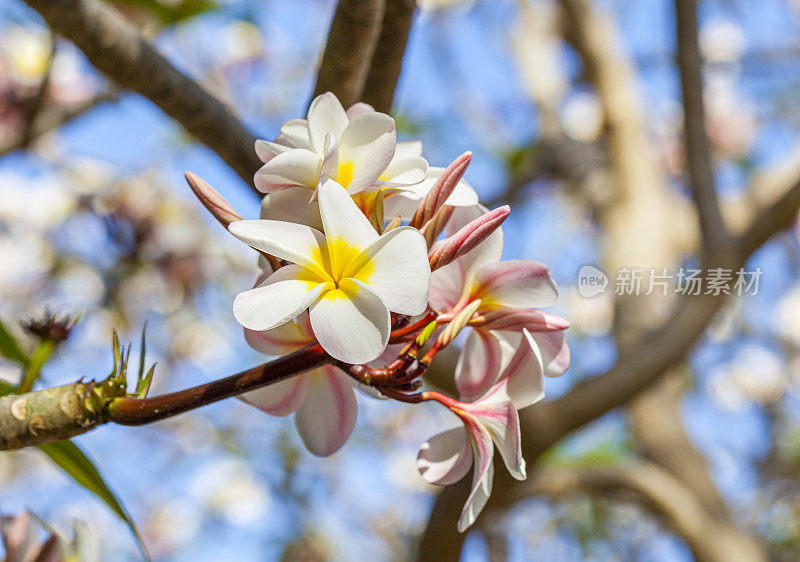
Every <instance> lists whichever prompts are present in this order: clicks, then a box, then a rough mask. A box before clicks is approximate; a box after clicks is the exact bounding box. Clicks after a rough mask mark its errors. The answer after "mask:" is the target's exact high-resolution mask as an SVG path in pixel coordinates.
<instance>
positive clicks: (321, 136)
mask: <svg viewBox="0 0 800 562" xmlns="http://www.w3.org/2000/svg"><path fill="white" fill-rule="evenodd" d="M348 123H350V119H348V117H347V114H346V113H345V111H344V108H343V107H342V104H341V103H339V100H338V99H336V96H334V95H333V94H332V93H330V92H326V93H324V94H322V95H319V96H317V97H316V98H314V101H312V102H311V106H310V107H309V108H308V136H309V140H310V141H311V146H312V148H313V150H314V152H316V153H317V154H323V152H324V150H325V148H324V144H325V135H326V134H328V133H331V134H332V135H333V136H335V137H336V138H337V139H341V138H342V133H344V130H345V128H346V127H347V125H348Z"/></svg>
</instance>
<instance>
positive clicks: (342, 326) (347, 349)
mask: <svg viewBox="0 0 800 562" xmlns="http://www.w3.org/2000/svg"><path fill="white" fill-rule="evenodd" d="M310 314H311V326H312V327H313V328H314V334H315V335H316V337H317V340H318V341H319V343H320V345H322V348H323V349H324V350H325V351H327V352H328V353H329V354H330V355H331V357H333V358H335V359H339V360H340V361H344V362H345V363H351V364H359V363H367V362H369V361H372V360H373V359H375V358H376V357H378V356H379V355H380V354H381V353H383V350H384V349H386V344H387V343H388V342H389V331H390V315H389V310H388V309H387V308H386V305H385V304H383V301H381V299H380V298H379V297H378V296H377V295H376V294H375V293H373V292H372V291H371V290H370V289H369V288H368V287H367V286H366V285H364V284H363V283H361V282H359V281H356V280H352V279H343V280H342V281H340V282H339V287H338V288H337V289H334V290H331V291H327V292H326V293H325V294H324V295H322V297H321V298H320V299H318V300H317V301H316V302H315V303H314V304H313V305H311V309H310Z"/></svg>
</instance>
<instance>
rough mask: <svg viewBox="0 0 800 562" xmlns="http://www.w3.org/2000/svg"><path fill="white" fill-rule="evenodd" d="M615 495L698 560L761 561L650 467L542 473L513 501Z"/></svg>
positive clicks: (519, 489)
mask: <svg viewBox="0 0 800 562" xmlns="http://www.w3.org/2000/svg"><path fill="white" fill-rule="evenodd" d="M619 492H629V493H632V494H633V496H632V497H633V499H634V500H635V501H638V502H639V503H641V504H642V505H644V506H645V507H646V508H647V509H649V510H650V511H652V512H653V513H654V514H656V515H658V516H660V517H663V518H664V520H665V522H666V523H667V524H668V525H669V526H670V528H672V530H673V531H675V533H676V534H677V535H679V536H680V537H682V538H684V539H685V540H686V543H687V544H688V545H689V548H691V550H692V552H693V554H694V555H695V557H696V559H697V560H704V561H709V562H711V561H715V562H728V561H730V560H765V558H764V556H763V553H762V552H761V551H759V550H757V549H754V548H753V545H752V544H750V543H749V542H747V541H742V540H741V537H739V536H737V535H733V534H731V532H730V530H729V529H728V528H727V527H725V526H721V525H719V524H718V523H717V521H716V520H715V519H714V518H713V517H710V516H709V515H708V513H707V512H706V510H705V509H704V507H703V505H702V503H700V502H699V501H698V500H697V498H696V496H695V495H694V494H693V493H692V491H691V490H689V489H688V488H687V487H686V486H685V485H684V484H683V483H682V482H681V481H680V480H678V479H677V478H675V477H674V476H672V475H671V474H670V473H669V472H668V471H666V470H664V469H663V468H660V467H659V466H657V465H655V464H652V463H646V462H642V463H636V464H632V465H629V466H620V467H611V468H571V467H553V468H547V469H544V470H542V471H541V472H540V473H539V474H537V475H535V476H533V477H532V478H529V479H528V481H526V482H525V483H522V484H520V485H519V486H517V489H516V491H515V495H514V499H515V500H519V499H523V498H525V497H527V496H529V495H546V496H549V497H552V498H561V497H564V496H568V495H572V494H576V493H589V494H592V495H602V496H604V497H605V496H606V495H607V494H608V493H619Z"/></svg>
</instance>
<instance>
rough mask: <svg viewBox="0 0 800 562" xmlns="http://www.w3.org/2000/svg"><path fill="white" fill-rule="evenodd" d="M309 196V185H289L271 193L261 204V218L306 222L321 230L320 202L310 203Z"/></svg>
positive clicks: (298, 222)
mask: <svg viewBox="0 0 800 562" xmlns="http://www.w3.org/2000/svg"><path fill="white" fill-rule="evenodd" d="M309 197H311V190H310V189H308V188H307V187H289V188H287V189H282V190H280V191H275V192H273V193H270V194H269V195H267V196H265V197H264V201H263V202H262V204H261V218H262V219H270V220H280V221H284V222H293V223H297V224H304V225H306V226H310V227H311V228H314V229H316V230H320V231H321V230H322V218H320V216H319V203H318V202H317V201H314V202H312V203H309V202H308V199H309Z"/></svg>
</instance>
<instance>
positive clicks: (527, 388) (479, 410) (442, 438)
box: [417, 348, 544, 532]
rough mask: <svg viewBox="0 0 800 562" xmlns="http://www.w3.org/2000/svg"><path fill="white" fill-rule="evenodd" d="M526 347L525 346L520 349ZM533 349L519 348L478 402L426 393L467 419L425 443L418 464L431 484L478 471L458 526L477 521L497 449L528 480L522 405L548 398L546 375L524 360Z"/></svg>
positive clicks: (513, 471)
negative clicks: (535, 373)
mask: <svg viewBox="0 0 800 562" xmlns="http://www.w3.org/2000/svg"><path fill="white" fill-rule="evenodd" d="M520 349H523V348H520ZM528 353H529V352H528V351H524V350H523V351H518V352H517V353H516V354H515V356H514V358H513V359H512V361H511V362H510V363H509V365H508V366H507V367H506V369H505V370H504V372H503V374H502V376H501V378H500V380H499V381H497V382H496V383H495V384H494V385H493V386H492V387H491V388H490V389H489V390H488V391H487V392H486V393H485V394H484V395H483V396H481V397H480V398H479V399H478V400H476V401H474V402H461V401H458V400H453V399H452V398H449V397H446V396H443V395H440V394H438V393H425V394H428V395H429V396H430V395H432V394H435V395H436V397H435V398H433V397H432V396H431V397H430V398H428V399H434V400H437V401H439V402H441V403H442V404H444V405H445V406H447V407H449V408H450V410H452V411H453V412H454V413H455V414H456V415H458V417H459V418H460V419H461V422H462V423H463V427H457V428H455V429H451V430H448V431H445V432H443V433H439V434H437V435H434V436H433V437H432V438H431V439H430V440H429V441H428V442H426V443H425V444H424V445H422V447H421V448H420V451H419V455H418V457H417V468H418V469H419V471H420V474H421V475H422V477H423V478H424V479H425V480H426V481H428V482H430V483H431V484H438V485H442V486H445V485H449V484H454V483H455V482H458V481H459V480H461V479H462V478H463V477H464V476H466V474H467V472H469V469H470V467H473V471H472V490H471V492H470V494H469V497H468V498H467V502H466V504H465V505H464V509H463V510H462V511H461V517H460V518H459V520H458V530H459V531H460V532H463V531H465V530H466V529H467V528H468V527H469V526H470V525H472V524H473V523H474V522H475V519H476V518H477V517H478V515H479V514H480V512H481V511H482V510H483V508H484V506H485V505H486V502H487V501H488V499H489V495H490V494H491V491H492V481H493V478H494V467H493V463H492V458H493V456H494V448H495V447H497V450H498V451H499V452H500V456H501V457H502V458H503V461H504V463H505V465H506V468H507V469H508V472H509V473H510V474H511V476H513V477H514V478H516V479H517V480H524V479H525V478H526V474H525V460H524V459H523V458H522V448H521V441H520V429H519V415H518V414H517V409H518V408H519V404H526V405H529V404H532V403H534V402H538V401H539V400H541V399H542V398H543V397H544V380H543V379H542V378H541V371H540V372H539V373H540V375H539V377H538V378H537V379H533V380H532V379H531V378H530V377H529V376H528V372H527V370H526V369H525V368H524V365H525V363H526V361H527V359H528V358H527V355H528Z"/></svg>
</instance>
